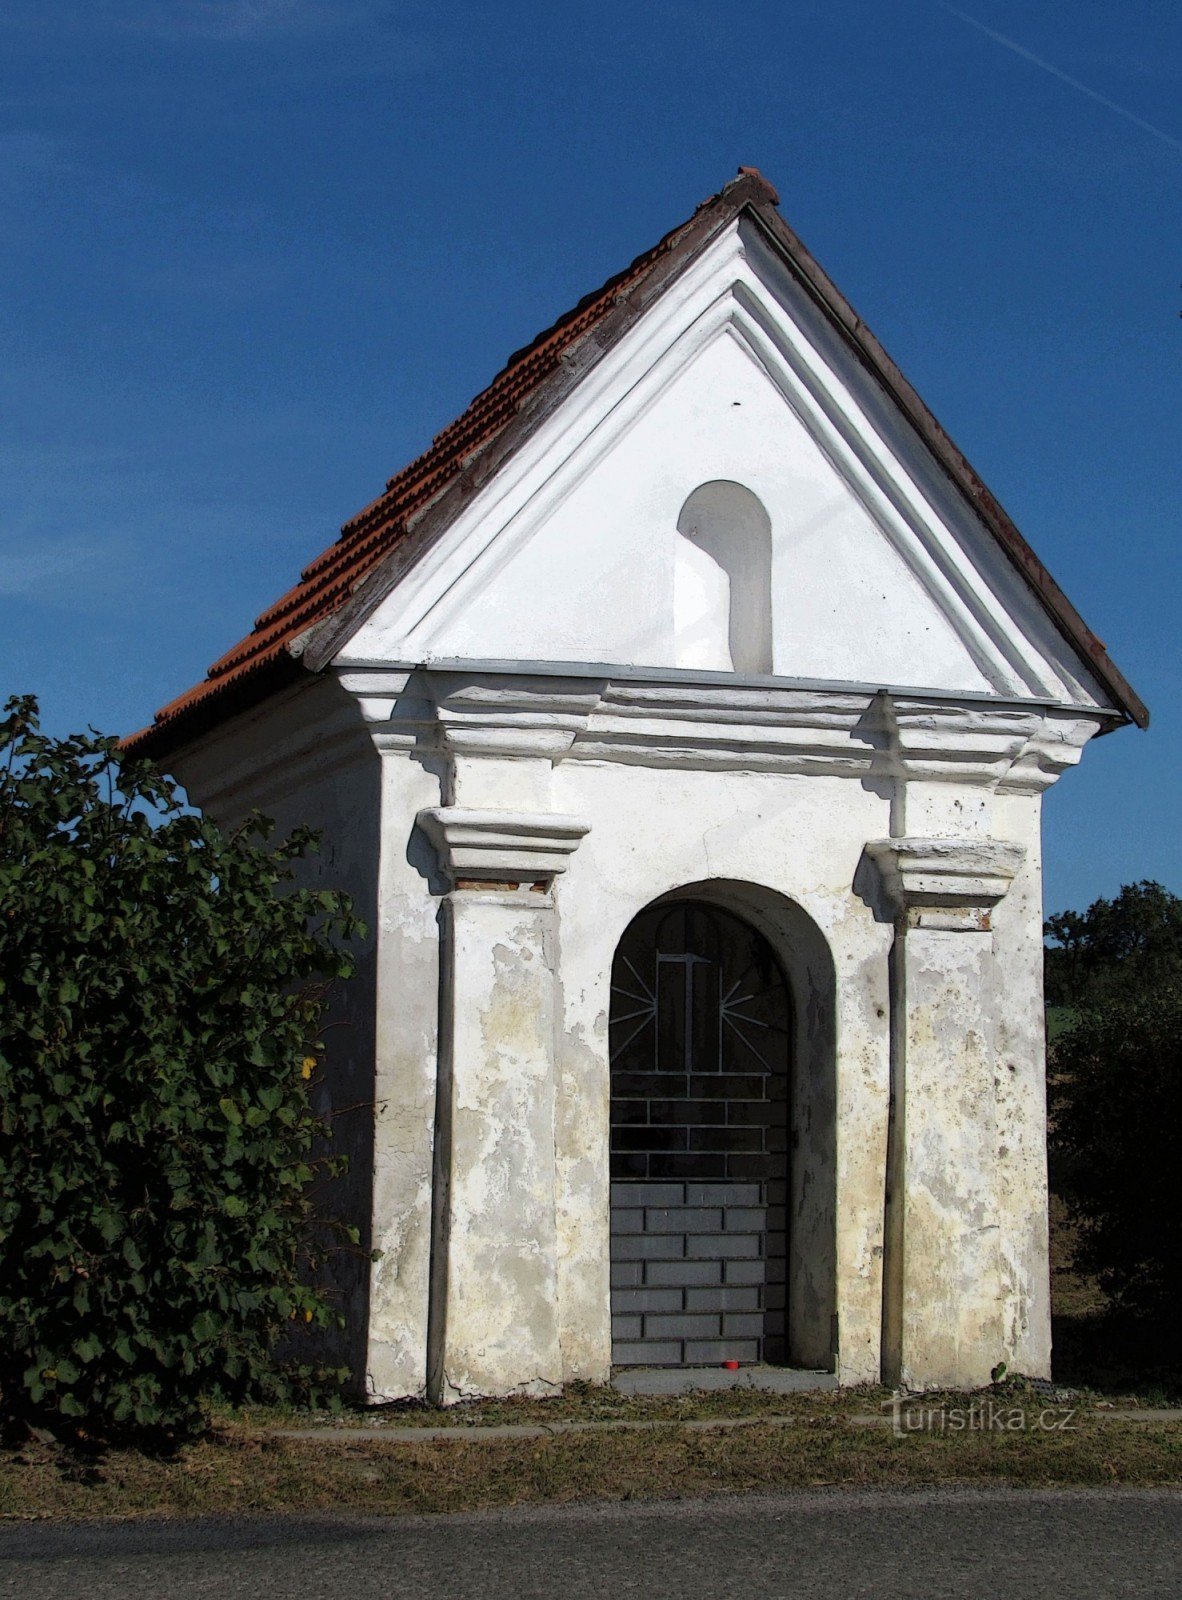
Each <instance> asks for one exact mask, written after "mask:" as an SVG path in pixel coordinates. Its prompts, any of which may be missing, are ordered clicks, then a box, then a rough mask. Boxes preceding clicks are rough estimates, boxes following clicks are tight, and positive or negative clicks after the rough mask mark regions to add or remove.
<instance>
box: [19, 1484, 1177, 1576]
mask: <svg viewBox="0 0 1182 1600" xmlns="http://www.w3.org/2000/svg"><path fill="white" fill-rule="evenodd" d="M0 1594H14V1595H20V1596H22V1597H24V1600H40V1597H41V1596H53V1597H54V1600H71V1597H73V1596H79V1597H82V1596H85V1597H86V1600H105V1597H106V1596H119V1597H120V1600H132V1597H136V1600H138V1597H141V1596H153V1597H154V1596H160V1597H168V1600H188V1597H190V1596H214V1595H216V1596H219V1597H222V1596H231V1597H232V1596H238V1595H246V1596H250V1597H251V1600H270V1597H272V1596H284V1597H289V1596H293V1597H299V1600H315V1597H319V1596H334V1597H335V1596H341V1597H343V1600H366V1597H368V1596H373V1595H381V1596H392V1597H401V1596H404V1595H405V1596H413V1597H414V1600H436V1597H439V1600H442V1597H444V1596H446V1597H448V1600H468V1597H472V1600H502V1597H512V1600H534V1597H536V1596H546V1597H550V1596H556V1597H558V1600H583V1597H584V1596H592V1595H594V1596H613V1597H614V1596H645V1597H648V1596H652V1597H654V1600H666V1597H670V1600H673V1597H676V1600H699V1597H701V1600H729V1597H731V1596H735V1597H738V1596H742V1600H780V1597H781V1596H783V1597H787V1596H793V1597H794V1596H798V1595H808V1596H821V1597H828V1596H840V1597H841V1600H854V1597H856V1596H862V1595H868V1596H875V1597H879V1596H882V1597H890V1600H929V1597H936V1596H939V1597H940V1600H949V1597H954V1596H956V1597H958V1596H966V1595H969V1596H973V1597H974V1600H976V1597H980V1600H993V1597H994V1596H999V1597H1009V1596H1036V1595H1037V1596H1046V1595H1053V1596H1054V1597H1055V1600H1070V1597H1073V1596H1077V1595H1078V1596H1081V1597H1082V1596H1087V1597H1088V1600H1096V1597H1103V1596H1109V1595H1113V1596H1115V1595H1119V1596H1122V1597H1125V1596H1130V1595H1171V1596H1178V1595H1180V1594H1182V1494H1174V1493H1171V1492H1169V1491H1163V1490H1150V1491H1137V1490H1129V1491H1121V1490H1080V1491H1070V1490H1068V1491H1054V1492H1048V1493H1039V1494H1034V1493H1023V1492H1020V1491H1007V1490H982V1491H976V1490H964V1491H956V1490H937V1491H912V1492H890V1493H849V1492H845V1491H835V1492H832V1493H827V1494H811V1495H793V1496H784V1497H769V1496H758V1497H743V1498H734V1499H719V1500H709V1501H678V1502H674V1503H670V1504H660V1505H657V1504H652V1503H646V1504H640V1505H635V1504H634V1505H624V1506H580V1507H567V1508H544V1509H540V1510H533V1509H530V1510H520V1511H506V1512H484V1513H480V1514H478V1515H474V1516H454V1517H452V1516H449V1517H403V1518H397V1519H395V1518H382V1519H360V1518H335V1517H303V1518H288V1517H284V1518H274V1517H269V1518H257V1519H249V1520H248V1519H241V1518H235V1519H226V1520H224V1521H219V1520H206V1521H202V1522H152V1523H145V1522H136V1523H120V1524H107V1525H90V1526H80V1525H73V1526H68V1525H56V1526H53V1525H48V1524H25V1525H21V1526H15V1527H14V1526H8V1527H0Z"/></svg>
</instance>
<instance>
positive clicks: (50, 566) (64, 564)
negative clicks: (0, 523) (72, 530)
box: [0, 539, 103, 598]
mask: <svg viewBox="0 0 1182 1600" xmlns="http://www.w3.org/2000/svg"><path fill="white" fill-rule="evenodd" d="M102 554H103V552H102V547H101V545H100V544H99V543H98V542H97V541H94V540H90V541H88V540H83V539H55V540H44V541H41V542H38V543H34V544H31V545H28V546H26V547H25V548H24V549H20V550H0V595H2V596H5V597H7V598H14V597H15V596H17V595H21V596H24V597H26V598H32V597H35V596H37V595H40V594H44V593H45V592H46V591H47V590H52V591H55V592H56V591H59V590H60V589H61V588H62V587H63V586H68V587H73V586H74V585H75V584H76V583H77V582H78V581H79V580H80V579H86V578H87V577H88V576H89V575H91V574H92V573H93V572H94V571H95V569H96V568H97V567H98V565H99V562H100V560H101V557H102Z"/></svg>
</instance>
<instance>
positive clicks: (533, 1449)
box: [0, 1397, 1182, 1518]
mask: <svg viewBox="0 0 1182 1600" xmlns="http://www.w3.org/2000/svg"><path fill="white" fill-rule="evenodd" d="M961 1398H962V1399H963V1397H961ZM931 1483H941V1484H949V1483H959V1484H972V1483H977V1484H980V1483H1007V1484H1019V1485H1028V1486H1046V1485H1054V1484H1113V1483H1121V1484H1135V1485H1149V1484H1171V1485H1182V1425H1180V1424H1171V1425H1146V1426H1139V1425H1134V1424H1128V1423H1126V1424H1119V1423H1111V1422H1110V1423H1107V1424H1106V1423H1104V1422H1102V1421H1100V1420H1098V1419H1096V1418H1095V1417H1088V1418H1085V1419H1082V1420H1081V1423H1080V1426H1079V1427H1078V1428H1077V1429H1075V1430H1074V1431H1070V1432H1054V1433H1039V1432H1013V1433H984V1432H982V1433H964V1434H955V1435H945V1436H943V1437H941V1436H938V1435H934V1434H913V1435H909V1436H908V1437H906V1438H903V1439H896V1438H895V1437H893V1435H892V1434H891V1433H890V1432H889V1431H886V1430H884V1429H881V1428H867V1427H864V1426H859V1425H857V1424H856V1423H855V1422H852V1421H851V1420H850V1416H849V1415H848V1414H843V1413H842V1411H841V1410H840V1409H839V1408H838V1407H837V1406H833V1407H826V1408H821V1409H820V1410H816V1411H814V1412H813V1413H812V1414H809V1413H807V1412H805V1411H803V1410H802V1411H801V1412H800V1413H799V1414H798V1415H796V1416H795V1417H794V1420H793V1421H792V1423H791V1424H790V1425H781V1426H775V1425H770V1424H766V1423H764V1424H761V1423H753V1424H752V1425H751V1426H749V1427H744V1428H738V1429H732V1430H725V1431H714V1432H702V1431H687V1430H684V1429H682V1428H679V1427H678V1426H677V1425H676V1424H675V1423H673V1424H670V1425H669V1427H668V1428H664V1427H662V1428H659V1429H656V1430H653V1431H645V1432H643V1433H636V1432H614V1431H613V1432H607V1433H577V1434H559V1435H556V1436H554V1437H551V1438H547V1439H543V1440H520V1439H514V1440H495V1439H494V1440H487V1441H472V1442H469V1441H464V1442H462V1443H460V1442H457V1443H431V1442H428V1441H424V1442H423V1443H422V1444H418V1443H412V1444H392V1443H382V1442H381V1440H380V1437H379V1438H373V1437H364V1436H363V1437H362V1438H360V1439H359V1440H358V1441H357V1442H356V1443H353V1442H347V1443H345V1442H334V1441H329V1440H308V1439H297V1438H290V1437H283V1436H282V1435H276V1434H273V1433H272V1434H264V1433H261V1432H259V1431H257V1430H254V1429H251V1428H250V1427H248V1426H246V1425H244V1424H238V1425H235V1426H231V1427H224V1428H221V1429H219V1430H218V1431H217V1432H216V1434H215V1435H214V1436H213V1437H212V1438H210V1439H208V1440H206V1441H203V1442H201V1443H199V1444H195V1445H192V1446H189V1447H188V1448H186V1449H184V1450H182V1451H181V1452H179V1454H178V1455H177V1456H175V1457H174V1458H172V1459H169V1460H160V1459H154V1458H152V1457H149V1456H145V1455H142V1454H140V1453H139V1452H137V1451H130V1450H124V1451H117V1452H116V1451H112V1452H110V1453H109V1454H106V1455H96V1456H95V1457H93V1458H91V1459H88V1460H81V1459H79V1458H78V1457H76V1456H70V1455H67V1454H66V1453H64V1452H62V1451H59V1450H57V1449H55V1448H53V1447H49V1446H40V1445H39V1446H30V1447H26V1448H24V1449H22V1450H20V1451H19V1452H15V1453H13V1452H9V1453H7V1454H4V1455H0V1516H2V1517H4V1518H43V1517H52V1518H91V1517H111V1516H119V1517H137V1516H145V1515H149V1514H155V1515H165V1516H195V1515H201V1514H210V1513H218V1514H244V1513H256V1512H265V1511H269V1512H275V1511H289V1512H290V1511H298V1512H301V1513H306V1512H312V1511H327V1510H334V1511H340V1510H351V1511H356V1512H375V1513H376V1512H380V1513H385V1514H389V1513H399V1512H443V1511H468V1510H475V1509H477V1508H480V1507H490V1506H514V1505H529V1504H536V1503H539V1502H547V1503H557V1504H563V1503H569V1502H571V1501H576V1500H592V1499H593V1500H631V1499H669V1498H679V1497H683V1496H689V1495H710V1494H733V1493H741V1492H744V1491H753V1490H763V1491H779V1490H792V1489H807V1488H816V1487H818V1486H820V1485H840V1486H849V1487H872V1486H884V1487H885V1486H892V1487H903V1486H910V1485H918V1484H931Z"/></svg>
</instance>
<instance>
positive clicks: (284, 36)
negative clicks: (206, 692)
mask: <svg viewBox="0 0 1182 1600" xmlns="http://www.w3.org/2000/svg"><path fill="white" fill-rule="evenodd" d="M740 162H742V163H746V164H752V165H757V166H759V167H761V168H762V169H763V171H764V172H765V173H766V174H767V175H768V176H769V177H770V178H771V179H772V181H773V182H774V183H775V184H776V185H777V187H778V188H779V190H780V195H781V203H782V210H783V212H784V214H785V216H786V217H787V219H788V220H789V222H790V223H791V224H792V226H793V227H794V228H795V229H796V230H797V232H798V233H800V234H801V236H802V237H803V238H804V240H805V242H806V243H807V244H808V245H809V247H810V248H811V249H812V250H813V252H814V253H815V254H816V255H817V257H818V258H819V260H820V261H821V262H822V264H823V265H824V266H825V268H826V269H827V270H828V271H829V273H830V274H831V275H832V276H833V277H834V278H835V280H836V281H837V283H838V284H839V286H840V287H841V288H842V290H843V291H844V292H845V293H846V294H847V296H848V297H849V298H850V299H851V300H852V301H853V303H854V305H855V306H856V307H857V308H858V310H859V311H860V312H861V314H862V315H863V316H864V317H865V319H866V320H867V322H868V323H869V324H870V326H871V327H872V328H873V329H874V330H875V332H876V333H877V334H878V336H879V337H880V339H881V340H882V341H883V343H884V344H885V345H886V347H887V349H888V350H889V351H890V352H891V354H892V355H893V356H894V358H895V359H896V360H897V361H898V362H899V364H900V365H901V366H902V368H903V370H904V371H905V372H906V373H907V375H908V377H909V378H910V379H911V381H912V382H913V383H914V384H915V385H916V387H917V388H918V389H919V391H920V392H921V394H923V396H924V398H925V399H926V400H927V401H928V403H929V405H930V406H931V407H932V409H933V410H934V411H935V413H936V415H937V416H938V417H939V418H940V419H941V421H942V422H943V423H944V425H945V426H946V427H947V429H948V430H949V432H950V433H951V434H952V436H953V438H954V439H956V441H957V443H958V444H959V445H960V446H961V447H962V449H964V451H965V453H966V454H967V455H968V457H969V459H970V460H971V461H972V462H973V464H974V465H975V466H976V467H977V469H978V470H979V471H980V472H981V474H982V476H983V477H984V478H985V480H986V482H987V483H988V484H989V485H990V487H991V488H992V489H993V490H994V492H995V493H996V494H997V495H998V497H999V498H1000V499H1001V501H1002V503H1003V504H1004V505H1005V506H1006V508H1007V509H1008V510H1009V512H1010V513H1011V515H1012V516H1013V517H1014V519H1015V520H1016V521H1017V523H1018V525H1019V527H1021V528H1022V530H1023V532H1024V533H1025V534H1026V536H1027V537H1028V538H1029V539H1030V541H1031V542H1032V543H1033V545H1034V546H1035V548H1036V549H1037V550H1038V552H1039V554H1040V555H1041V556H1042V558H1043V560H1044V561H1045V562H1046V563H1047V565H1048V566H1049V567H1050V569H1051V571H1052V572H1053V573H1054V574H1055V575H1056V577H1057V578H1058V579H1059V581H1060V582H1061V584H1062V585H1063V587H1064V588H1065V589H1066V590H1067V592H1068V594H1069V595H1070V596H1071V598H1072V599H1073V600H1074V602H1075V603H1076V605H1077V606H1078V607H1079V609H1080V610H1081V611H1082V612H1083V614H1084V616H1085V617H1086V618H1087V620H1088V622H1089V623H1090V624H1091V625H1092V627H1093V628H1094V629H1095V630H1096V631H1097V632H1099V633H1100V634H1101V635H1102V636H1103V637H1104V638H1105V639H1106V641H1107V643H1108V645H1109V648H1110V650H1111V652H1112V654H1113V656H1114V657H1115V659H1116V660H1117V662H1118V663H1119V664H1120V666H1121V667H1122V669H1123V670H1124V671H1125V672H1126V674H1127V675H1128V677H1129V678H1130V679H1131V681H1132V682H1133V684H1134V685H1135V687H1136V688H1137V689H1138V690H1139V692H1140V693H1141V694H1142V696H1143V697H1144V698H1145V699H1146V700H1147V701H1148V703H1149V705H1150V708H1151V710H1152V711H1153V713H1154V724H1153V727H1152V728H1151V730H1150V732H1149V733H1148V734H1141V733H1138V732H1136V731H1135V730H1125V731H1123V732H1121V733H1119V734H1117V735H1115V736H1113V737H1110V738H1105V739H1103V740H1101V741H1099V742H1098V743H1097V744H1094V745H1093V746H1092V747H1091V748H1090V749H1089V750H1088V751H1087V752H1086V753H1085V759H1084V763H1083V766H1082V768H1081V769H1080V770H1079V771H1077V772H1075V773H1070V774H1068V775H1067V776H1066V777H1065V778H1064V779H1063V780H1062V781H1061V783H1060V784H1059V785H1057V787H1056V788H1055V789H1054V790H1052V792H1051V794H1050V796H1049V798H1048V802H1047V850H1046V857H1047V905H1048V908H1049V909H1057V908H1061V907H1063V906H1065V905H1076V906H1078V905H1083V904H1086V903H1087V902H1088V901H1090V900H1091V899H1092V898H1094V897H1095V896H1096V895H1100V894H1111V893H1113V892H1114V891H1115V890H1116V889H1117V888H1118V887H1119V885H1120V884H1121V883H1122V882H1125V881H1130V880H1132V879H1136V878H1140V877H1156V878H1159V879H1160V880H1161V881H1163V882H1164V883H1166V884H1167V885H1168V886H1169V887H1171V888H1172V889H1174V890H1175V891H1176V892H1182V845H1180V843H1179V829H1178V806H1177V803H1176V793H1177V790H1178V786H1179V779H1180V777H1182V772H1180V765H1182V763H1180V760H1179V749H1180V744H1179V731H1180V730H1179V723H1180V717H1179V712H1178V709H1177V700H1178V691H1179V688H1180V683H1179V678H1180V661H1179V643H1178V626H1177V618H1178V614H1179V602H1180V600H1182V571H1180V564H1179V553H1178V552H1179V517H1180V511H1182V452H1180V450H1179V424H1180V421H1182V322H1180V321H1179V316H1178V313H1179V309H1180V308H1182V288H1180V286H1179V285H1180V281H1182V229H1180V227H1179V221H1180V218H1182V206H1180V204H1179V201H1180V200H1182V7H1179V6H1178V5H1177V4H1176V0H1072V3H1070V4H1068V3H1066V0H1046V3H1043V4H1040V5H1038V6H1033V7H1032V6H1030V5H1029V4H1019V3H1017V0H969V3H967V4H966V6H965V8H963V9H961V8H955V9H954V8H952V7H950V6H946V5H941V4H939V3H938V0H892V3H887V0H829V3H827V4H825V5H817V4H807V5H806V4H800V3H791V0H787V3H786V0H780V3H778V4H763V3H748V0H728V3H727V4H725V5H723V4H714V3H709V4H707V3H703V4H678V3H672V0H649V3H648V4H646V5H637V4H635V0H633V3H630V4H622V3H620V0H595V3H594V4H590V3H587V0H567V3H566V4H565V5H562V6H555V5H553V4H547V5H542V4H534V3H527V0H507V3H504V4H493V5H485V6H480V7H475V6H467V7H465V6H463V5H449V6H443V5H434V4H420V3H412V0H406V3H402V4H391V3H387V0H53V4H52V5H46V4H45V0H6V3H5V4H4V6H3V8H2V10H0V207H2V211H0V215H2V216H3V221H4V225H3V228H2V229H0V412H2V416H3V422H2V424H0V691H4V692H7V691H10V690H11V691H32V692H35V693H37V694H39V695H40V696H41V699H42V704H43V709H44V714H45V720H46V723H47V725H48V726H49V727H50V728H52V729H54V730H56V731H62V732H64V731H67V730H69V729H73V728H76V727H81V726H83V725H85V724H87V723H94V724H96V725H97V726H99V727H101V728H104V729H109V730H115V731H126V730H128V729H130V728H132V727H136V726H139V725H140V724H141V723H143V722H144V721H146V720H147V719H148V717H149V716H150V714H151V712H152V710H153V709H154V708H155V707H156V706H157V705H158V704H160V703H161V702H162V701H163V700H165V699H167V698H169V697H170V696H171V695H172V694H173V693H175V692H177V691H179V690H180V689H182V688H185V687H187V686H188V685H189V684H190V683H192V682H194V681H196V679H197V678H198V677H200V676H201V675H202V674H203V672H204V670H205V668H206V666H207V665H208V664H209V662H210V661H211V660H212V659H213V658H214V657H215V656H217V655H219V654H220V653H221V652H222V651H223V650H224V649H225V648H226V647H227V646H228V645H230V644H231V643H233V642H234V640H235V639H236V638H238V637H239V636H240V635H241V634H242V633H243V632H244V631H245V629H246V628H247V627H248V626H249V625H250V623H251V621H252V619H253V617H254V616H255V614H256V613H257V612H258V611H260V610H261V609H262V608H263V606H264V605H265V604H266V603H267V602H269V601H270V600H272V599H273V598H275V597H276V596H277V595H278V594H279V593H281V592H282V591H283V590H284V589H285V588H287V587H288V585H289V583H290V582H291V581H293V579H294V577H295V575H296V573H297V572H298V569H299V568H300V566H301V565H303V564H304V563H305V562H306V561H307V560H308V559H309V558H310V557H311V556H312V555H314V554H315V553H316V552H317V551H318V550H320V549H321V548H322V547H323V546H324V545H325V544H327V543H328V542H329V540H330V539H331V538H332V537H333V536H334V535H335V533H336V530H337V528H338V527H339V525H340V523H341V522H342V521H344V520H345V518H346V517H347V516H349V515H350V514H351V513H352V512H354V511H355V510H357V509H358V508H359V507H360V506H361V505H363V504H364V503H365V502H366V501H367V500H369V499H370V498H371V497H372V496H373V494H374V493H376V492H377V491H378V490H379V489H380V488H381V486H382V485H383V483H384V481H385V479H386V478H387V477H388V476H389V475H390V474H392V473H393V472H394V471H395V470H397V468H398V467H400V466H401V465H402V464H403V463H404V462H405V461H407V460H408V459H410V457H412V456H413V455H415V454H417V453H418V451H419V450H420V449H422V448H423V447H424V445H425V444H427V443H428V442H429V440H430V438H431V436H432V434H433V433H435V432H436V431H437V430H438V429H439V428H440V427H441V426H442V425H443V424H445V423H446V422H447V421H448V420H450V418H451V417H452V416H454V415H455V414H456V413H457V412H458V411H459V410H460V409H462V407H463V406H464V405H465V404H466V402H467V401H468V399H469V398H470V397H471V396H472V395H473V394H474V393H475V392H476V391H477V390H479V389H480V388H481V387H483V385H484V384H485V383H486V382H487V381H488V379H489V378H490V377H491V376H492V375H493V373H494V372H495V371H496V369H497V368H498V367H499V366H500V365H501V363H502V362H503V360H504V358H505V357H506V356H507V355H508V354H509V353H510V351H512V350H513V349H515V348H516V347H518V346H519V345H520V344H522V343H523V342H525V341H526V340H527V339H528V338H529V337H530V336H531V335H532V334H533V333H535V332H536V331H537V330H538V329H539V328H541V327H542V326H544V325H545V324H546V323H547V322H549V321H550V320H551V319H552V318H553V317H554V316H555V315H557V314H558V313H560V312H561V311H563V310H564V309H566V307H568V306H569V305H570V304H572V303H573V302H574V300H575V299H577V298H578V296H579V295H581V294H582V293H583V292H585V291H586V290H588V289H590V288H593V287H594V286H595V285H596V284H598V283H599V282H601V281H602V280H603V278H605V277H606V276H607V275H608V274H609V273H611V272H613V271H615V270H616V269H618V268H619V267H621V266H622V265H624V264H625V263H626V262H627V261H628V260H630V259H631V257H632V256H633V255H634V254H636V253H637V252H638V251H639V250H641V249H643V248H645V247H646V246H648V245H649V244H651V243H652V242H653V241H654V240H655V239H656V238H657V237H658V236H659V235H660V234H661V233H662V232H663V231H664V230H665V229H666V228H668V227H669V226H671V225H672V224H674V223H676V222H678V221H679V220H681V219H682V218H683V217H684V216H685V215H686V214H688V212H689V211H690V210H691V209H692V207H693V206H694V204H695V203H696V202H697V201H698V200H700V199H702V198H704V197H705V196H706V195H707V194H709V193H711V192H712V191H714V190H715V189H717V188H718V187H719V185H720V184H721V183H723V182H725V181H726V180H727V179H728V178H729V177H730V176H732V175H733V173H734V170H735V168H736V167H737V165H738V164H739V163H740Z"/></svg>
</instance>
